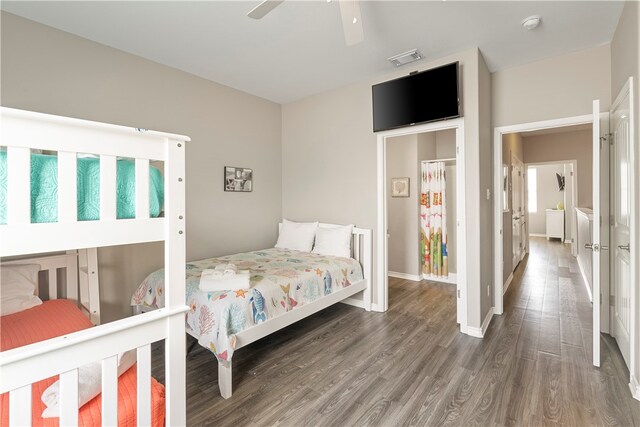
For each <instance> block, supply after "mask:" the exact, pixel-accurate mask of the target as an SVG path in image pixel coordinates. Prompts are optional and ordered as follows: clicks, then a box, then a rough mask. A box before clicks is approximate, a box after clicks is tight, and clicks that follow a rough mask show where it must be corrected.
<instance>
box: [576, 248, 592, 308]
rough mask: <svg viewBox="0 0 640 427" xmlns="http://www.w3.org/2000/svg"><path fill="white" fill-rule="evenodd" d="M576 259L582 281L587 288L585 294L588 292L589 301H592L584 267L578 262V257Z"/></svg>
mask: <svg viewBox="0 0 640 427" xmlns="http://www.w3.org/2000/svg"><path fill="white" fill-rule="evenodd" d="M576 260H577V261H578V269H579V270H580V274H581V275H582V281H583V282H584V287H585V289H586V290H587V294H589V301H590V302H593V294H592V293H591V289H590V288H589V282H588V281H587V274H586V273H585V272H584V267H583V266H582V263H581V262H580V257H576Z"/></svg>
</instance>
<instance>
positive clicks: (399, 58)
mask: <svg viewBox="0 0 640 427" xmlns="http://www.w3.org/2000/svg"><path fill="white" fill-rule="evenodd" d="M420 59H422V54H421V53H420V52H418V49H412V50H410V51H408V52H404V53H401V54H399V55H395V56H392V57H391V58H387V61H389V62H391V63H392V64H393V65H395V66H396V67H400V66H402V65H405V64H409V63H411V62H415V61H418V60H420Z"/></svg>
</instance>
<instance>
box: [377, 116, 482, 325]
mask: <svg viewBox="0 0 640 427" xmlns="http://www.w3.org/2000/svg"><path fill="white" fill-rule="evenodd" d="M450 129H453V130H455V131H456V165H458V168H457V170H456V175H457V176H456V193H457V194H456V202H457V208H456V216H457V218H456V219H457V227H458V228H457V230H456V232H457V233H456V236H457V240H456V246H457V247H456V257H457V258H456V263H457V270H458V271H457V272H456V278H457V288H458V304H457V313H458V316H457V317H458V323H459V324H460V332H462V333H465V334H469V332H470V331H469V328H468V324H467V317H468V316H467V313H468V310H469V308H468V299H467V280H466V271H467V248H466V221H465V205H466V185H465V175H466V174H465V162H464V160H465V157H464V139H465V133H464V118H458V119H451V120H445V121H441V122H434V123H425V124H421V125H415V126H409V127H404V128H399V129H392V130H388V131H383V132H378V133H377V134H376V138H377V189H378V191H377V195H378V203H377V218H378V221H377V228H378V236H377V238H376V249H377V251H376V286H375V289H376V304H375V307H376V309H377V311H387V309H388V307H389V276H388V274H389V264H388V263H389V259H388V258H389V257H388V239H387V238H386V236H387V229H388V224H387V178H388V177H387V139H388V138H394V137H398V136H406V135H414V134H418V133H427V132H437V131H441V130H450Z"/></svg>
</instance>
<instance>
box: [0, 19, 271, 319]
mask: <svg viewBox="0 0 640 427" xmlns="http://www.w3.org/2000/svg"><path fill="white" fill-rule="evenodd" d="M0 19H1V70H0V73H1V75H2V80H1V87H0V90H1V93H2V100H1V103H2V105H3V106H7V107H13V108H20V109H25V110H33V111H39V112H44V113H50V114H57V115H62V116H69V117H77V118H82V119H87V120H94V121H101V122H107V123H115V124H120V125H124V126H132V127H141V128H145V129H153V130H158V131H168V132H173V133H179V134H184V135H188V136H190V137H191V142H189V143H188V144H187V158H186V165H187V175H186V179H185V181H186V185H187V216H186V219H187V259H189V260H194V259H200V258H205V257H211V256H216V255H223V254H228V253H235V252H241V251H247V250H255V249H262V248H265V247H271V246H273V244H274V242H275V239H276V233H277V223H278V222H279V221H280V220H281V218H282V143H281V142H282V121H281V118H282V111H281V106H280V105H279V104H276V103H274V102H271V101H267V100H265V99H262V98H258V97H256V96H253V95H249V94H247V93H244V92H240V91H238V90H235V89H232V88H230V87H227V86H223V85H220V84H217V83H214V82H211V81H209V80H205V79H202V78H199V77H196V76H194V75H192V74H188V73H185V72H183V71H179V70H177V69H174V68H170V67H167V66H164V65H160V64H158V63H155V62H152V61H149V60H146V59H143V58H140V57H137V56H134V55H131V54H128V53H125V52H122V51H120V50H117V49H114V48H111V47H108V46H105V45H101V44H98V43H95V42H92V41H89V40H86V39H83V38H81V37H78V36H75V35H72V34H69V33H66V32H63V31H60V30H57V29H54V28H51V27H47V26H45V25H42V24H39V23H36V22H33V21H29V20H26V19H23V18H20V17H18V16H15V15H12V14H9V13H6V12H2V13H1V15H0ZM224 166H239V167H248V168H252V169H253V173H254V182H253V184H254V190H253V192H251V193H229V192H224V191H223V167H224ZM99 260H100V267H101V270H100V279H101V282H102V286H101V292H102V295H101V297H102V304H104V307H103V318H104V319H105V320H107V321H108V320H115V319H118V318H122V317H125V316H127V315H129V314H130V313H131V309H130V307H129V298H130V296H131V293H132V292H133V291H134V290H135V288H136V287H137V286H138V285H139V283H140V282H141V281H142V280H143V279H144V277H145V276H146V275H147V274H149V273H151V272H152V271H154V270H155V269H157V268H160V267H162V265H163V245H162V243H151V244H141V245H135V246H121V247H110V248H102V249H100V251H99Z"/></svg>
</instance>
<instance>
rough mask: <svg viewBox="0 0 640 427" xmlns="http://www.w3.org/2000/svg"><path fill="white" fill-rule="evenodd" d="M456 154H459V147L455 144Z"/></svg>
mask: <svg viewBox="0 0 640 427" xmlns="http://www.w3.org/2000/svg"><path fill="white" fill-rule="evenodd" d="M456 154H460V147H458V146H456Z"/></svg>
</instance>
